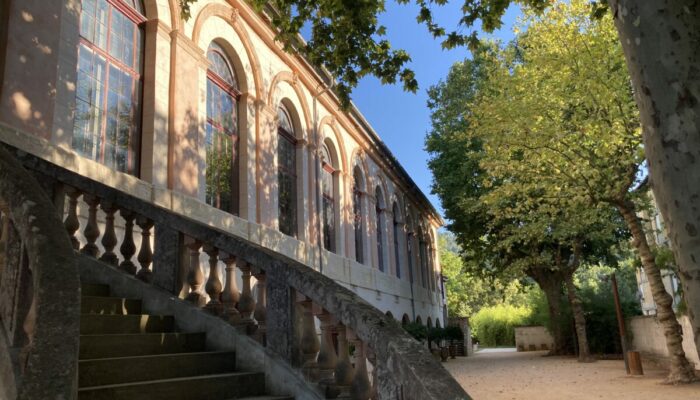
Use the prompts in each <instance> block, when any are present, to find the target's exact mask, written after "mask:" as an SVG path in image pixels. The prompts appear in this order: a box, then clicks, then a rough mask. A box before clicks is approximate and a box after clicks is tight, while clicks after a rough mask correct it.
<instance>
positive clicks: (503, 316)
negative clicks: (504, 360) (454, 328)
mask: <svg viewBox="0 0 700 400" xmlns="http://www.w3.org/2000/svg"><path fill="white" fill-rule="evenodd" d="M531 315H532V310H531V309H530V308H528V307H518V306H513V305H509V304H501V305H496V306H493V307H486V308H482V309H481V310H479V312H478V313H476V315H474V316H473V317H472V318H471V320H470V323H471V327H472V330H473V332H474V336H476V337H477V339H478V340H479V343H480V344H481V345H482V346H484V347H494V346H515V329H514V328H515V327H516V326H520V325H527V324H528V322H529V320H530V316H531Z"/></svg>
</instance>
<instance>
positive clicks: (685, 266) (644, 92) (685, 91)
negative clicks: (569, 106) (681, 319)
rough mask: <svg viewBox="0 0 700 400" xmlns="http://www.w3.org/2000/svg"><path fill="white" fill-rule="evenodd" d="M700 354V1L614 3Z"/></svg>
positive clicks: (617, 0) (657, 194)
mask: <svg viewBox="0 0 700 400" xmlns="http://www.w3.org/2000/svg"><path fill="white" fill-rule="evenodd" d="M609 4H610V8H611V10H612V11H613V15H614V16H615V25H616V27H617V31H618V33H619V36H620V42H621V43H622V48H623V50H624V52H625V58H626V59H627V67H628V69H629V72H630V76H631V78H632V84H633V86H634V92H635V100H636V102H637V105H638V106H639V111H640V117H641V122H642V127H643V136H644V148H645V152H646V157H647V160H648V162H649V176H650V182H651V187H652V189H653V191H654V197H655V199H656V203H657V205H658V207H659V209H660V211H661V215H662V216H663V218H664V221H665V223H666V228H667V230H668V233H669V238H670V239H671V243H672V247H673V252H674V255H675V257H676V263H677V264H678V269H679V271H680V274H679V275H680V280H681V284H682V285H683V290H684V294H685V300H686V303H687V306H688V314H689V317H690V321H691V325H692V327H693V332H694V333H695V347H696V348H697V351H698V354H700V226H699V224H700V206H698V200H699V199H700V185H699V184H698V182H700V167H699V166H698V162H700V159H699V157H700V135H699V134H698V129H700V3H699V2H698V1H697V0H683V1H682V0H674V1H670V0H665V1H661V0H657V1H638V0H609Z"/></svg>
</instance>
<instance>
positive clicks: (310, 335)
mask: <svg viewBox="0 0 700 400" xmlns="http://www.w3.org/2000/svg"><path fill="white" fill-rule="evenodd" d="M300 303H301V306H302V308H303V312H304V314H303V319H302V331H301V345H300V347H301V353H302V358H303V365H302V369H303V371H304V376H305V377H306V379H308V380H310V381H314V382H315V381H317V380H318V364H317V362H316V357H317V355H318V352H319V350H320V349H321V344H320V343H319V341H318V335H317V334H316V322H315V320H314V314H313V303H312V301H311V299H309V298H308V297H306V296H302V299H301V301H300Z"/></svg>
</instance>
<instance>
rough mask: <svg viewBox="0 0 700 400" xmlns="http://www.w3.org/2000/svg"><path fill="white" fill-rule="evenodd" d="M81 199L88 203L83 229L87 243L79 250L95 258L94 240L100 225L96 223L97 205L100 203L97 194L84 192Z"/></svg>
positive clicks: (97, 235)
mask: <svg viewBox="0 0 700 400" xmlns="http://www.w3.org/2000/svg"><path fill="white" fill-rule="evenodd" d="M83 200H85V203H87V205H88V221H87V225H85V230H84V231H83V235H84V236H85V239H86V240H87V243H86V244H85V246H83V248H82V250H80V252H81V253H83V254H86V255H88V256H90V257H95V258H96V257H97V254H98V253H99V249H98V248H97V245H96V244H95V241H96V240H97V238H98V237H100V227H99V226H98V225H97V206H98V205H99V204H100V199H99V197H97V196H93V195H88V194H85V195H83Z"/></svg>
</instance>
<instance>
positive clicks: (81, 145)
mask: <svg viewBox="0 0 700 400" xmlns="http://www.w3.org/2000/svg"><path fill="white" fill-rule="evenodd" d="M145 21H146V18H145V17H144V16H143V7H142V4H141V2H140V1H138V0H113V1H110V2H108V1H107V0H83V2H82V9H81V14H80V39H79V45H78V74H77V87H76V93H75V97H76V99H75V106H76V110H75V124H74V127H73V138H72V144H71V145H72V147H73V149H75V150H76V151H77V152H78V153H80V154H81V155H83V156H85V157H88V158H90V159H93V160H95V161H98V162H100V163H102V164H105V165H106V166H108V167H110V168H114V169H116V170H118V171H122V172H127V173H130V174H134V175H136V174H137V172H138V168H139V162H140V160H139V152H140V143H141V135H140V130H141V92H142V87H143V77H142V73H143V43H144V41H143V36H144V35H143V32H144V31H143V26H144V23H145Z"/></svg>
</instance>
